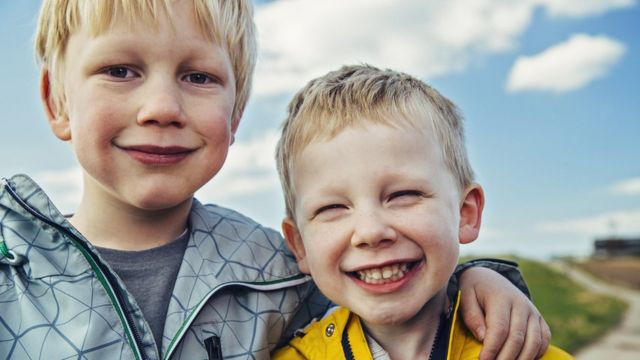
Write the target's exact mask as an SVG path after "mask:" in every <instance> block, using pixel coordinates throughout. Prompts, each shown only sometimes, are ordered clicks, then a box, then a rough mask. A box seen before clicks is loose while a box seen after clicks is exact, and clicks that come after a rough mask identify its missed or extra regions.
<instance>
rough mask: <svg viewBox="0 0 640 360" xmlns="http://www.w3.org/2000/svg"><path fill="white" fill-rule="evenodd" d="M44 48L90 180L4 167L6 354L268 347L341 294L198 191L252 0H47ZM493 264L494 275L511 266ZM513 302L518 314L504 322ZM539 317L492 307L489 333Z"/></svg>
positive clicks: (240, 79)
mask: <svg viewBox="0 0 640 360" xmlns="http://www.w3.org/2000/svg"><path fill="white" fill-rule="evenodd" d="M36 48H37V55H38V57H39V58H40V60H41V61H42V76H41V95H42V99H43V103H44V107H45V112H46V115H47V118H48V120H49V123H50V126H51V129H52V131H53V133H54V134H55V135H56V136H57V137H58V138H59V139H61V140H63V141H67V142H69V143H70V144H71V146H72V148H73V151H74V152H75V154H76V156H77V158H78V162H79V164H80V166H81V167H82V171H83V184H84V188H83V192H82V197H81V202H80V205H79V207H78V208H77V210H76V212H75V213H74V214H73V215H71V216H69V217H65V216H63V215H62V214H60V213H59V212H58V211H57V210H56V208H55V206H54V205H53V204H52V203H51V201H50V200H49V199H48V198H47V196H46V195H45V194H44V192H43V191H42V190H41V189H40V188H39V187H38V186H37V185H36V184H35V183H34V182H33V181H32V180H31V179H29V178H28V177H27V176H25V175H17V176H14V177H11V178H9V179H3V180H2V182H1V183H0V221H1V223H0V224H1V225H0V324H1V325H0V357H1V358H16V359H18V358H29V359H44V358H46V359H62V358H82V359H104V358H108V359H113V358H122V359H159V358H163V359H181V358H182V359H204V358H209V359H220V358H222V357H225V358H259V359H263V358H268V357H269V353H270V351H271V350H273V348H274V347H275V345H276V344H277V343H278V342H281V341H283V339H284V340H286V339H287V334H288V333H290V332H291V331H292V329H293V328H295V324H300V323H306V322H308V321H309V319H310V318H311V317H313V316H315V315H317V314H319V313H322V312H323V311H325V310H326V307H327V306H328V301H327V300H326V299H325V298H323V297H322V296H320V295H319V294H318V292H317V291H316V288H315V285H314V284H313V282H312V281H311V279H310V278H309V277H307V276H305V275H304V274H302V273H300V271H299V269H298V268H297V266H296V263H295V261H294V259H293V258H292V256H291V254H290V253H289V252H288V251H287V250H286V246H285V244H284V242H283V240H282V238H281V237H280V235H279V234H278V233H277V232H275V231H273V230H271V229H268V228H265V227H262V226H260V225H259V224H257V223H255V222H253V221H251V220H250V219H248V218H246V217H244V216H242V215H241V214H239V213H237V212H234V211H232V210H229V209H225V208H221V207H218V206H215V205H202V204H201V203H199V202H198V201H196V200H195V199H194V198H193V194H194V193H195V191H197V190H198V189H199V188H200V187H201V186H202V185H204V184H205V183H206V182H207V181H209V180H210V179H211V178H212V177H214V176H215V175H216V173H217V172H218V171H219V170H220V168H221V167H222V165H223V164H224V161H225V159H226V155H227V151H228V150H229V147H230V145H231V144H232V143H233V141H234V135H235V132H236V130H237V128H238V124H239V122H240V118H241V116H242V112H243V110H244V107H245V105H246V102H247V99H248V94H249V90H250V87H251V78H252V72H253V68H254V64H255V56H256V49H255V33H254V25H253V20H252V8H251V3H250V2H249V1H240V0H234V1H204V0H202V1H191V0H177V1H160V0H158V1H153V0H149V1H137V0H121V1H81V0H66V1H58V0H48V1H44V2H43V5H42V9H41V14H40V20H39V27H38V30H37V34H36ZM220 191H224V189H220ZM474 270H475V269H474ZM466 274H467V273H465V275H464V276H467V275H466ZM491 276H494V278H492V280H481V281H480V283H486V284H487V287H491V286H492V285H493V284H494V283H495V281H493V280H495V279H498V280H497V281H503V280H502V278H501V277H500V276H498V275H495V274H494V275H491ZM481 279H486V278H483V277H481ZM462 281H463V282H464V281H467V280H462ZM468 281H469V283H470V284H473V283H474V282H478V280H477V279H476V280H468ZM509 286H510V285H509ZM491 289H494V288H493V287H491ZM479 290H480V291H479V293H478V296H479V297H480V298H485V299H491V298H494V299H495V295H494V292H493V291H489V292H488V293H487V292H485V293H484V295H483V294H481V292H482V291H485V290H484V288H481V289H479ZM499 294H504V296H505V297H507V302H509V303H511V304H522V299H524V296H522V295H521V294H519V293H518V292H517V291H514V290H512V289H511V288H504V287H503V288H502V289H501V291H500V292H499ZM470 299H471V298H470ZM470 301H473V300H470ZM487 301H489V300H487ZM525 301H526V300H525ZM476 306H477V305H476ZM524 309H526V310H528V311H529V312H528V313H527V314H529V315H530V316H533V317H534V318H535V321H538V320H537V319H538V316H539V315H538V314H537V311H536V310H535V308H533V307H531V306H529V305H527V304H526V302H525V305H524ZM478 314H480V316H479V315H478ZM492 314H493V315H492ZM481 315H482V313H481V312H480V313H478V312H476V316H475V317H476V318H482V316H481ZM472 317H473V316H472ZM505 318H506V319H507V323H508V321H509V319H511V323H512V324H513V323H517V324H518V325H517V326H511V327H507V328H505V325H502V326H500V323H501V321H498V322H496V324H497V325H496V326H492V319H502V320H504V319H505ZM529 319H530V318H529V317H527V316H524V317H519V316H515V317H511V316H510V312H509V310H502V309H497V310H496V311H493V312H492V311H490V309H488V308H487V323H488V328H487V337H489V334H490V332H491V331H493V333H494V334H495V333H497V334H500V330H502V331H504V332H506V331H510V334H511V333H513V332H514V331H513V329H515V332H516V333H518V332H521V331H524V330H526V329H531V327H530V326H528V325H527V324H531V322H530V321H528V320H529ZM476 322H477V321H476ZM534 323H535V322H534ZM507 326H508V325H507ZM492 329H493V330H492ZM496 329H497V330H496ZM540 329H541V327H540V326H538V327H537V328H534V330H533V331H530V332H529V333H533V334H535V335H536V336H538V337H540V336H541V335H542V336H544V335H545V334H546V332H545V331H544V327H542V329H543V330H542V331H541V330H540ZM505 337H506V336H505ZM493 338H494V339H496V338H497V339H500V338H501V337H500V335H493ZM509 338H511V336H510V337H509ZM503 340H504V338H503ZM544 343H545V340H544V339H542V340H541V341H539V344H544ZM509 344H510V345H509ZM523 344H524V345H523ZM527 344H528V342H527V343H523V342H520V343H518V341H509V340H507V345H505V347H508V348H509V349H510V350H509V351H519V349H520V347H521V346H524V347H527V346H528V345H527ZM499 348H500V343H499V342H498V343H497V344H496V350H498V349H499Z"/></svg>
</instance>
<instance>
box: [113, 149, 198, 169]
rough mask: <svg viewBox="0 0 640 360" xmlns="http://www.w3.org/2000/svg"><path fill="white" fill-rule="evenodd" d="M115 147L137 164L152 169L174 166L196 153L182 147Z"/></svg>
mask: <svg viewBox="0 0 640 360" xmlns="http://www.w3.org/2000/svg"><path fill="white" fill-rule="evenodd" d="M116 146H117V145H116ZM117 147H118V148H120V149H122V150H123V151H125V152H126V153H127V154H129V156H131V157H132V158H133V159H135V160H137V161H138V162H140V163H142V164H145V165H147V166H154V167H156V166H169V165H175V164H177V163H179V162H181V161H182V160H184V159H186V158H187V157H189V155H191V154H192V153H193V152H195V151H196V149H191V148H187V147H182V146H155V145H134V146H117Z"/></svg>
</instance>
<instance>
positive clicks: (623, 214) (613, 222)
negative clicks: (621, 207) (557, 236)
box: [538, 210, 640, 237]
mask: <svg viewBox="0 0 640 360" xmlns="http://www.w3.org/2000/svg"><path fill="white" fill-rule="evenodd" d="M538 228H539V230H541V231H543V232H547V233H568V234H578V235H586V236H590V237H595V236H604V235H638V234H639V233H640V210H628V211H614V212H608V213H603V214H598V215H594V216H591V217H585V218H578V219H567V220H561V221H552V222H547V223H544V224H541V225H540V226H539V227H538Z"/></svg>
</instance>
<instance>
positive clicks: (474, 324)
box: [460, 291, 487, 341]
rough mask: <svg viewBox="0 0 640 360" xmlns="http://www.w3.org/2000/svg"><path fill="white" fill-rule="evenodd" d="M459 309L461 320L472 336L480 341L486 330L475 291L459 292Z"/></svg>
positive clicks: (482, 312)
mask: <svg viewBox="0 0 640 360" xmlns="http://www.w3.org/2000/svg"><path fill="white" fill-rule="evenodd" d="M461 294H462V295H461V296H462V297H461V299H460V310H462V320H464V323H465V325H466V326H467V328H468V329H469V330H470V331H471V333H472V334H473V336H474V337H475V338H476V339H478V340H480V341H482V340H484V335H485V332H486V328H487V326H486V324H485V322H484V311H482V308H481V307H480V302H479V300H478V297H477V296H476V292H475V291H465V292H463V293H461Z"/></svg>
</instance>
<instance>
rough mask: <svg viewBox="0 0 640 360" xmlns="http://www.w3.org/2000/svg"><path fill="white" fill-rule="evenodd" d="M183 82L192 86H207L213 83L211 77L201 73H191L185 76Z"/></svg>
mask: <svg viewBox="0 0 640 360" xmlns="http://www.w3.org/2000/svg"><path fill="white" fill-rule="evenodd" d="M185 80H186V81H188V82H192V83H194V84H208V83H210V82H212V81H213V79H212V78H211V76H209V75H207V74H203V73H192V74H188V75H187V76H185Z"/></svg>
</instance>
